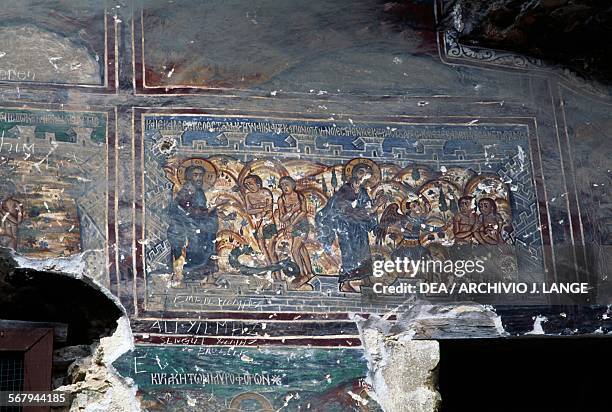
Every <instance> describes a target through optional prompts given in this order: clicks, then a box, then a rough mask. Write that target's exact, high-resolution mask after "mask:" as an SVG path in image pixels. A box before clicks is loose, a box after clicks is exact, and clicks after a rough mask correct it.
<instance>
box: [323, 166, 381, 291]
mask: <svg viewBox="0 0 612 412" xmlns="http://www.w3.org/2000/svg"><path fill="white" fill-rule="evenodd" d="M371 177H372V167H371V166H370V165H368V164H366V163H360V164H358V165H356V166H355V167H354V168H353V170H352V172H351V175H350V178H349V181H348V182H346V183H345V184H344V185H342V186H341V187H340V189H338V191H337V192H336V193H334V194H333V196H332V197H330V198H329V200H328V201H327V204H326V205H325V207H323V209H321V210H320V211H319V212H318V213H317V216H316V220H315V223H316V226H317V231H318V232H319V240H320V241H321V243H322V244H323V246H324V247H325V248H326V249H327V250H329V249H330V248H331V245H332V243H333V242H334V240H335V239H336V238H337V239H338V245H339V246H340V254H341V259H342V266H341V268H340V276H339V278H338V282H339V283H340V290H341V291H343V292H359V291H360V287H361V285H362V284H363V281H364V279H366V278H367V277H368V276H370V274H371V273H372V254H371V251H370V241H369V237H368V233H369V232H371V231H373V230H374V228H376V225H377V220H376V215H375V211H376V207H378V206H380V204H382V203H384V202H386V201H387V198H386V197H385V196H381V197H380V198H379V199H377V201H376V203H375V204H374V205H373V203H374V202H372V199H370V196H369V195H368V192H367V190H366V185H367V182H368V180H369V179H370V178H371Z"/></svg>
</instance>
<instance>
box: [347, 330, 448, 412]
mask: <svg viewBox="0 0 612 412" xmlns="http://www.w3.org/2000/svg"><path fill="white" fill-rule="evenodd" d="M358 324H359V325H360V332H361V339H362V342H363V346H364V349H365V351H366V359H367V360H368V369H369V373H368V382H369V383H370V384H371V385H372V387H373V389H374V392H375V399H376V400H377V401H378V403H379V404H380V406H381V407H382V408H383V410H385V411H387V412H435V411H437V410H438V409H439V407H440V401H441V396H440V393H438V391H437V389H436V379H437V367H438V363H439V361H440V347H439V345H438V342H436V341H434V340H413V339H412V336H411V335H412V334H411V333H410V332H402V333H399V334H391V333H390V329H391V326H390V325H389V324H388V323H387V322H385V321H384V320H383V319H374V318H371V319H370V320H369V321H360V322H358Z"/></svg>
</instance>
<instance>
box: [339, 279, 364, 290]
mask: <svg viewBox="0 0 612 412" xmlns="http://www.w3.org/2000/svg"><path fill="white" fill-rule="evenodd" d="M361 285H362V282H361V280H347V281H345V282H342V283H341V284H340V287H339V290H340V292H345V293H359V292H360V291H361Z"/></svg>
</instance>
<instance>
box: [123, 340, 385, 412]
mask: <svg viewBox="0 0 612 412" xmlns="http://www.w3.org/2000/svg"><path fill="white" fill-rule="evenodd" d="M113 365H114V367H115V368H116V369H117V370H118V371H119V373H121V374H122V375H123V376H126V377H130V378H131V379H133V380H134V382H135V383H136V385H137V386H138V396H139V399H140V402H141V405H142V406H143V408H145V409H147V410H160V411H192V410H205V411H208V412H225V411H227V410H236V411H238V410H240V411H251V410H253V411H255V410H257V411H266V412H272V411H278V410H290V411H297V410H303V411H326V412H327V411H329V412H344V411H362V412H366V411H370V412H376V411H382V410H381V409H380V407H379V406H378V405H377V404H376V402H375V401H374V400H373V399H372V398H371V397H370V391H371V387H370V385H368V384H367V383H366V382H365V376H366V373H367V366H366V362H365V359H364V354H363V351H362V350H361V349H352V348H336V349H328V348H307V347H267V348H264V347H262V348H247V347H239V346H235V347H234V346H226V347H223V346H200V347H183V346H136V349H135V350H134V351H132V352H129V353H127V354H125V355H124V356H122V357H121V358H119V359H118V360H117V361H116V362H115V363H114V364H113Z"/></svg>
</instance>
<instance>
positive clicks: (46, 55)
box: [0, 25, 101, 84]
mask: <svg viewBox="0 0 612 412" xmlns="http://www.w3.org/2000/svg"><path fill="white" fill-rule="evenodd" d="M0 45H1V46H0V52H1V53H0V56H1V57H0V81H16V82H45V83H68V84H100V83H101V76H100V65H99V64H98V62H97V61H96V59H95V58H94V56H92V54H91V53H90V51H89V50H87V48H86V47H85V46H84V45H81V44H76V43H75V42H73V41H71V40H70V39H68V38H65V37H63V36H61V35H59V34H56V33H52V32H49V31H46V30H43V29H40V28H38V27H34V26H29V25H26V26H6V27H2V28H0Z"/></svg>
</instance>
